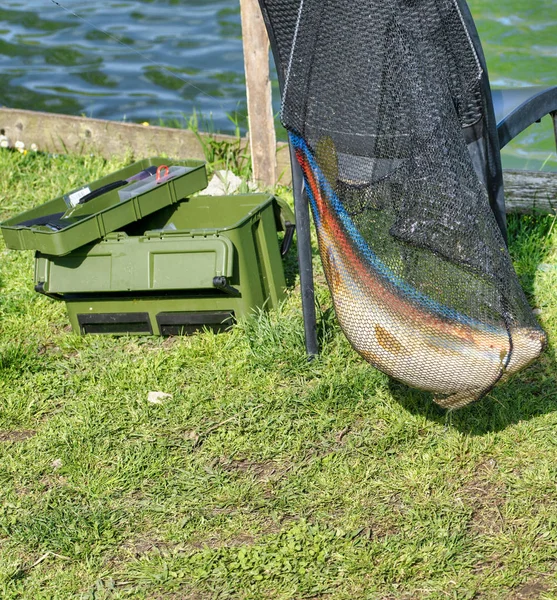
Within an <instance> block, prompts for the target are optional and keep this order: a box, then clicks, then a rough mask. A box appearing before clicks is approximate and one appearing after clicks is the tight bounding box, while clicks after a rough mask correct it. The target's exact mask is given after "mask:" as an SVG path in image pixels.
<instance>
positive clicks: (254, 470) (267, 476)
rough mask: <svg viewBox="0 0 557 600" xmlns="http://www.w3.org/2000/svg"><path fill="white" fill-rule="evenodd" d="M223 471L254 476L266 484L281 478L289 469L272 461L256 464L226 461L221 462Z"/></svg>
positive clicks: (246, 461) (247, 461) (243, 460)
mask: <svg viewBox="0 0 557 600" xmlns="http://www.w3.org/2000/svg"><path fill="white" fill-rule="evenodd" d="M219 464H220V467H221V469H223V470H224V471H228V472H231V473H246V474H249V475H252V476H253V478H254V479H256V480H257V481H261V482H266V481H269V480H271V479H273V478H274V477H275V476H278V477H280V476H281V475H283V474H284V473H285V472H286V471H287V470H288V467H287V466H286V467H285V466H284V465H277V463H275V462H274V461H272V460H267V461H263V462H256V461H251V460H245V459H242V460H226V461H221V462H220V463H219Z"/></svg>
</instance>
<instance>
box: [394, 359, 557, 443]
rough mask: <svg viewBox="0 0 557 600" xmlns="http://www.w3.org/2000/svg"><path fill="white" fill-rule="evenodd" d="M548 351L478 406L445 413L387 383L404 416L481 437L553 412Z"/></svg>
mask: <svg viewBox="0 0 557 600" xmlns="http://www.w3.org/2000/svg"><path fill="white" fill-rule="evenodd" d="M550 354H553V352H552V350H551V349H550V350H548V351H546V354H545V355H544V356H543V357H542V358H541V359H540V360H539V361H538V362H537V363H536V364H534V365H532V366H531V367H529V368H528V369H526V371H524V372H523V373H520V374H519V375H516V376H514V377H513V378H512V379H510V380H509V381H507V382H505V383H502V384H500V385H499V386H497V387H496V388H495V389H494V390H492V391H491V392H490V393H489V394H488V395H487V396H485V397H484V398H483V399H482V400H480V401H479V402H476V403H474V404H471V405H469V406H466V407H464V408H461V409H459V410H455V411H453V412H450V413H449V412H448V411H446V410H445V409H442V408H440V407H438V406H437V405H436V404H434V403H433V400H432V395H431V394H430V393H428V392H420V391H419V390H413V389H411V388H408V387H407V386H405V385H404V384H402V383H398V382H396V381H393V380H392V381H391V382H390V383H389V389H390V392H391V394H392V396H393V398H394V399H395V400H396V401H397V402H398V403H399V404H400V405H401V406H402V407H404V408H405V409H406V410H408V412H410V413H412V414H418V415H421V416H424V417H426V418H427V419H429V420H432V421H435V422H437V423H440V424H446V425H448V426H450V427H454V428H455V429H457V430H458V431H461V432H462V433H469V434H471V435H485V434H487V433H492V432H497V431H502V430H504V429H506V428H507V427H508V426H510V425H514V424H516V423H519V422H520V421H527V420H530V419H533V418H535V417H539V416H541V415H545V414H548V413H551V412H555V411H557V391H556V390H557V364H556V362H555V359H554V358H553V356H550Z"/></svg>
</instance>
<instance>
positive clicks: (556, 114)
mask: <svg viewBox="0 0 557 600" xmlns="http://www.w3.org/2000/svg"><path fill="white" fill-rule="evenodd" d="M551 118H552V119H553V131H554V132H555V151H557V111H554V112H552V113H551Z"/></svg>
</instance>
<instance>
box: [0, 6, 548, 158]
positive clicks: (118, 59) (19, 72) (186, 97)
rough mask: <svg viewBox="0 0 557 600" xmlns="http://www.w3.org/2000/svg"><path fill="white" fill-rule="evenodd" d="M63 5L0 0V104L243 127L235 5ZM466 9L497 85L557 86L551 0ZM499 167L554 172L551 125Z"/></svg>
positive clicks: (515, 149)
mask: <svg viewBox="0 0 557 600" xmlns="http://www.w3.org/2000/svg"><path fill="white" fill-rule="evenodd" d="M60 4H61V5H62V6H63V7H65V9H64V8H62V7H60V6H58V5H56V4H54V3H53V2H52V1H51V0H2V4H1V6H0V105H4V106H9V107H14V108H26V109H31V110H44V111H47V112H58V113H65V114H72V115H86V116H90V117H96V118H104V119H113V120H128V121H137V122H142V121H148V122H150V123H160V122H165V123H169V122H170V123H173V122H174V123H175V122H182V123H184V122H186V121H187V119H188V116H189V115H190V114H191V113H192V112H193V111H194V110H196V111H197V112H198V113H201V114H202V115H203V116H204V117H205V118H206V119H207V120H210V121H211V122H212V126H213V127H214V129H215V130H220V131H231V130H232V129H233V125H232V123H231V122H230V120H229V118H228V116H227V115H229V114H237V115H238V116H239V118H240V121H241V122H242V123H243V122H245V121H244V120H243V119H244V117H245V111H246V103H245V88H244V75H243V56H242V42H241V27H240V13H239V3H238V0H114V1H110V0H97V1H95V2H93V1H91V0H87V1H85V0H60ZM470 6H471V9H472V12H473V14H474V16H475V18H476V22H477V25H478V28H479V30H480V35H481V38H482V41H483V44H484V50H485V52H486V56H487V61H488V66H489V69H490V77H491V81H492V84H493V85H494V86H511V87H516V86H526V85H553V84H557V0H535V2H533V1H532V0H521V1H517V0H497V2H493V0H471V1H470ZM70 11H71V12H70ZM72 12H73V13H75V14H77V15H79V18H78V17H76V16H75V15H74V14H72ZM173 73H174V74H175V75H176V76H177V77H176V76H174V75H173ZM275 88H276V86H275ZM278 108H279V107H278V98H277V99H276V109H277V111H278ZM506 162H507V164H508V165H514V164H520V165H521V166H525V167H528V168H540V167H541V166H542V165H543V164H544V163H545V167H546V168H552V169H557V159H556V157H555V146H554V142H553V137H552V131H551V123H550V120H549V119H545V120H544V122H543V123H542V124H541V125H539V126H536V127H535V128H533V129H530V130H529V131H528V133H527V134H526V135H523V136H522V137H521V139H520V140H519V141H518V142H516V143H515V144H513V147H512V148H510V149H509V150H508V151H507V153H506Z"/></svg>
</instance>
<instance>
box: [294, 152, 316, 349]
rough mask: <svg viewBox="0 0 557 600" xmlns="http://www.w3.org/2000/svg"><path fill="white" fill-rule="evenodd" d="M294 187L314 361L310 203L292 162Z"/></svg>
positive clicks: (304, 307)
mask: <svg viewBox="0 0 557 600" xmlns="http://www.w3.org/2000/svg"><path fill="white" fill-rule="evenodd" d="M292 187H293V190H294V211H295V215H296V240H297V246H298V264H299V268H300V289H301V294H302V313H303V316H304V331H305V338H306V352H307V354H308V359H309V360H312V359H314V358H315V357H316V356H317V355H318V354H319V344H318V342H317V318H316V311H315V291H314V287H313V266H312V255H311V229H310V218H309V203H308V198H307V195H306V194H305V192H304V190H303V187H304V186H303V176H302V173H301V171H300V168H299V166H298V163H297V161H295V160H293V161H292Z"/></svg>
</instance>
